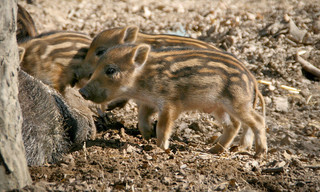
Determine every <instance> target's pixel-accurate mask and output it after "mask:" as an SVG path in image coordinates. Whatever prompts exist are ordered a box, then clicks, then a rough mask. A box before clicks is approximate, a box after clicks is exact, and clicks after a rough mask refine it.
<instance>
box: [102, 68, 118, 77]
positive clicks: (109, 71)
mask: <svg viewBox="0 0 320 192" xmlns="http://www.w3.org/2000/svg"><path fill="white" fill-rule="evenodd" d="M116 72H117V70H116V69H115V68H112V67H110V68H107V69H106V72H105V73H106V75H113V74H115V73H116Z"/></svg>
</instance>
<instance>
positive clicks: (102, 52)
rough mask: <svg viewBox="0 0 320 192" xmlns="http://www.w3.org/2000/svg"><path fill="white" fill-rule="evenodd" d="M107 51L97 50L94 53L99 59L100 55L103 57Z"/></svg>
mask: <svg viewBox="0 0 320 192" xmlns="http://www.w3.org/2000/svg"><path fill="white" fill-rule="evenodd" d="M106 51H107V50H106V49H98V50H97V51H96V56H98V57H100V56H101V55H103V54H104V53H105V52H106Z"/></svg>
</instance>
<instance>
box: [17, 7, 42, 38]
mask: <svg viewBox="0 0 320 192" xmlns="http://www.w3.org/2000/svg"><path fill="white" fill-rule="evenodd" d="M37 34H38V32H37V29H36V26H35V24H34V21H33V19H32V17H31V15H30V14H29V13H28V11H27V10H26V9H25V8H23V7H22V6H21V5H19V4H18V14H17V31H16V37H17V41H18V42H20V41H21V40H23V39H25V38H28V37H35V36H36V35H37Z"/></svg>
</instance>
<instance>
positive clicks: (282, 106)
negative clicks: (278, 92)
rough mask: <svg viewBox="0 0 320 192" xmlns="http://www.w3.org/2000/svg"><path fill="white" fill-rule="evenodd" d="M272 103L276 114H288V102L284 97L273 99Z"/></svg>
mask: <svg viewBox="0 0 320 192" xmlns="http://www.w3.org/2000/svg"><path fill="white" fill-rule="evenodd" d="M273 103H274V105H275V110H276V111H278V112H288V110H289V102H288V98H286V97H275V98H274V99H273Z"/></svg>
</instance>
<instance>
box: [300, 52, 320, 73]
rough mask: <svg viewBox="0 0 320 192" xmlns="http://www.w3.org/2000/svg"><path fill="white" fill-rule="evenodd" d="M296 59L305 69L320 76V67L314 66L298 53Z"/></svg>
mask: <svg viewBox="0 0 320 192" xmlns="http://www.w3.org/2000/svg"><path fill="white" fill-rule="evenodd" d="M296 59H297V61H298V62H299V63H300V64H301V65H302V68H303V69H304V70H306V71H308V72H309V73H311V74H313V75H315V76H317V77H319V78H320V69H318V68H317V67H315V66H313V65H312V64H311V63H310V62H308V61H306V60H304V59H303V58H302V57H300V55H299V54H298V53H297V55H296Z"/></svg>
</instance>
